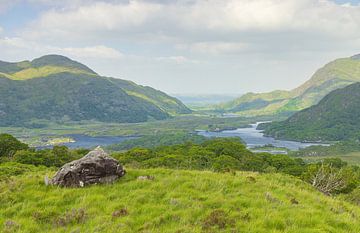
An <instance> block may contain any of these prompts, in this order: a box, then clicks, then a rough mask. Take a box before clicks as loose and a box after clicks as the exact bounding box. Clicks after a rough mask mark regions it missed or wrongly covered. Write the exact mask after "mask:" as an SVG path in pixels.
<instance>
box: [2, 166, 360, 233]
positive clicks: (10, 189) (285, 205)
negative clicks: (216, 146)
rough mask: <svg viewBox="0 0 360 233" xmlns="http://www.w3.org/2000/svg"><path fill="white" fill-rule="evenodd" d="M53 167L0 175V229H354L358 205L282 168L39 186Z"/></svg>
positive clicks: (134, 173) (161, 172)
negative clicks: (88, 184) (76, 185)
mask: <svg viewBox="0 0 360 233" xmlns="http://www.w3.org/2000/svg"><path fill="white" fill-rule="evenodd" d="M0 174H1V173H0ZM53 174H54V170H52V169H45V168H36V169H35V171H29V172H26V173H24V174H22V175H18V176H15V177H11V178H7V179H5V180H4V178H2V180H1V181H0V206H1V208H0V231H1V232H36V233H37V232H264V233H265V232H266V233H268V232H294V233H295V232H296V233H298V232H344V233H345V232H346V233H349V232H353V233H356V232H360V225H359V221H360V207H357V206H353V205H351V204H349V203H347V202H345V201H342V200H336V199H333V198H331V197H328V196H325V195H323V194H321V193H319V192H318V191H316V190H315V189H314V188H312V187H311V186H310V185H308V184H306V183H304V182H303V181H301V180H300V179H297V178H294V177H291V176H288V175H281V174H259V173H252V172H236V173H232V174H230V173H225V174H224V173H213V172H207V171H182V170H166V169H149V170H133V169H128V173H127V175H126V176H125V177H123V178H121V179H120V180H119V181H118V182H116V183H115V184H113V185H95V186H92V187H86V188H79V189H73V188H57V187H48V186H45V185H44V182H43V180H44V176H45V175H53ZM140 175H152V176H154V177H155V179H154V180H145V181H140V180H137V177H138V176H140Z"/></svg>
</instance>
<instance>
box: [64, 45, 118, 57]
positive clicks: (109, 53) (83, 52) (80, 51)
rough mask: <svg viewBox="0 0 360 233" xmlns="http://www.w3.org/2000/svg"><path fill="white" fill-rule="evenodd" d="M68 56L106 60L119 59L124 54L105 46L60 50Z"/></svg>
mask: <svg viewBox="0 0 360 233" xmlns="http://www.w3.org/2000/svg"><path fill="white" fill-rule="evenodd" d="M60 51H63V52H65V53H67V54H70V55H72V56H75V57H91V58H99V59H101V58H106V59H117V58H121V57H122V56H123V54H122V53H120V52H119V51H117V50H116V49H113V48H109V47H106V46H104V45H98V46H93V47H84V48H63V49H60Z"/></svg>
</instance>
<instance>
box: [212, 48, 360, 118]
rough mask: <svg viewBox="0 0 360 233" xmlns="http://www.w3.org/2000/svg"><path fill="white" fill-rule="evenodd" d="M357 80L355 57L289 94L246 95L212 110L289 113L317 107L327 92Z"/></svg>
mask: <svg viewBox="0 0 360 233" xmlns="http://www.w3.org/2000/svg"><path fill="white" fill-rule="evenodd" d="M358 81H360V58H359V56H358V55H357V56H353V57H350V58H341V59H337V60H335V61H332V62H330V63H328V64H327V65H325V66H324V67H322V68H321V69H319V70H318V71H316V73H315V74H314V75H313V76H312V77H311V79H310V80H309V81H307V82H305V83H304V84H303V85H301V86H299V87H297V88H295V89H293V90H291V91H273V92H270V93H248V94H245V95H243V96H241V97H240V98H238V99H235V100H233V101H231V102H228V103H224V104H221V105H219V106H217V107H216V109H217V110H220V111H227V112H233V113H238V114H240V115H247V116H249V115H270V114H289V113H292V112H295V111H299V110H302V109H305V108H307V107H310V106H312V105H314V104H317V103H318V102H319V101H320V100H321V99H322V98H323V97H324V96H325V95H327V94H328V93H330V92H331V91H333V90H335V89H338V88H342V87H345V86H347V85H349V84H351V83H354V82H358Z"/></svg>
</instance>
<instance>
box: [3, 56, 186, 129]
mask: <svg viewBox="0 0 360 233" xmlns="http://www.w3.org/2000/svg"><path fill="white" fill-rule="evenodd" d="M186 113H190V110H189V109H188V108H187V107H186V106H185V105H184V104H182V103H181V102H180V101H179V100H177V99H175V98H173V97H170V96H168V95H167V94H165V93H163V92H161V91H158V90H155V89H153V88H151V87H144V86H140V85H137V84H135V83H133V82H130V81H126V80H121V79H115V78H109V77H102V76H99V75H98V74H96V73H95V72H94V71H92V70H91V69H90V68H88V67H87V66H85V65H83V64H81V63H78V62H76V61H73V60H70V59H69V58H66V57H63V56H59V55H47V56H44V57H41V58H38V59H35V60H33V61H31V62H29V61H24V62H19V63H8V62H0V125H2V126H7V125H24V123H26V122H27V121H31V120H37V119H46V120H59V119H60V120H65V121H66V120H72V121H79V120H96V121H102V122H120V123H122V122H143V121H147V120H149V119H156V120H161V119H166V118H168V117H170V116H171V115H177V114H186Z"/></svg>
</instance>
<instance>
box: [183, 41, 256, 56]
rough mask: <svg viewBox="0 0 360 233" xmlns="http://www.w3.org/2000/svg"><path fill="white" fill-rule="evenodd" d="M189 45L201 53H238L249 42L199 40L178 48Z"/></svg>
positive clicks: (244, 48) (243, 49)
mask: <svg viewBox="0 0 360 233" xmlns="http://www.w3.org/2000/svg"><path fill="white" fill-rule="evenodd" d="M186 47H189V49H190V50H191V51H194V52H200V53H210V54H215V55H216V54H234V53H235V54H236V53H240V52H242V51H245V50H246V49H248V48H249V46H248V45H247V44H244V43H241V42H237V43H231V42H199V43H193V44H191V45H188V46H186V45H185V46H184V45H183V46H182V45H180V46H178V48H186Z"/></svg>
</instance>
